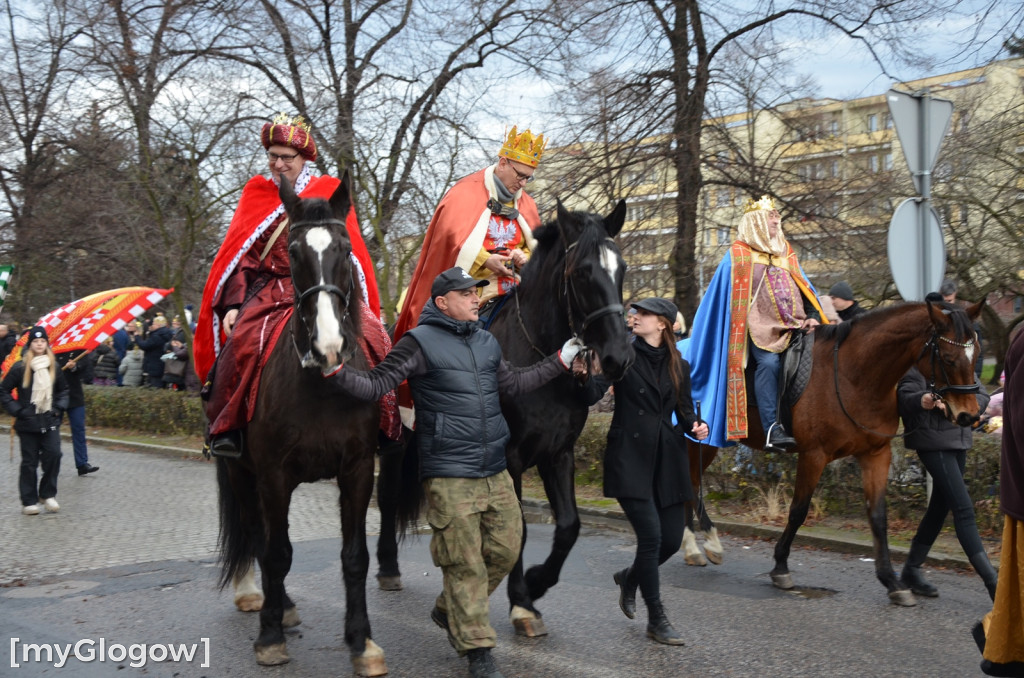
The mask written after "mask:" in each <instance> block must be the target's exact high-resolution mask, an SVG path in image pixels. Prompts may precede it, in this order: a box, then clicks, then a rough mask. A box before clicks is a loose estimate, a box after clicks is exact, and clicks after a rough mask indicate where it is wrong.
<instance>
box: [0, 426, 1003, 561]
mask: <svg viewBox="0 0 1024 678" xmlns="http://www.w3.org/2000/svg"><path fill="white" fill-rule="evenodd" d="M10 428H11V427H10V426H9V425H6V424H0V430H9V429H10ZM61 438H62V439H70V438H71V434H70V432H66V431H61ZM86 440H88V441H89V442H95V443H96V444H98V445H104V446H107V447H114V448H122V449H129V450H130V449H137V450H141V451H145V452H162V453H165V454H172V455H176V456H189V457H194V458H196V459H201V458H202V457H203V453H202V451H201V450H195V449H191V448H187V447H172V446H169V445H159V444H156V443H143V442H138V441H126V440H118V439H116V438H104V437H101V436H89V435H87V436H86ZM521 503H522V506H523V511H524V512H526V513H530V514H532V517H533V518H534V519H536V520H540V521H542V522H548V523H550V522H553V520H554V516H553V514H552V513H551V504H550V503H549V502H547V501H546V500H543V499H531V498H528V497H527V498H524V499H523V500H522V502H521ZM577 510H578V511H579V514H580V522H582V523H583V524H584V525H587V526H590V527H602V528H606V529H611V530H615V531H618V532H632V531H633V528H632V527H631V526H630V524H629V521H628V520H627V519H626V516H625V514H624V513H623V512H622V511H620V510H617V509H601V508H593V507H589V506H579V507H577ZM715 525H716V527H718V530H719V531H720V532H722V533H723V534H728V535H731V536H735V537H753V538H755V539H768V540H771V541H778V539H779V537H781V536H782V532H783V528H781V527H776V526H774V525H759V524H754V523H737V522H732V521H726V520H718V521H716V522H715ZM793 545H794V546H811V547H814V548H821V549H828V550H830V551H836V552H838V553H848V554H852V555H859V556H862V557H866V558H874V544H873V543H872V542H871V541H870V540H865V539H842V538H839V537H835V536H823V535H816V534H812V533H809V532H808V531H807V529H806V528H805V529H804V530H803V531H801V532H797V534H796V537H795V538H794V539H793ZM889 552H890V554H892V555H893V556H896V557H898V558H899V559H900V560H901V561H902V560H904V559H906V556H907V553H908V549H907V548H906V547H904V546H895V545H892V544H890V545H889ZM928 563H929V564H930V565H933V566H939V567H957V568H965V567H970V561H968V560H967V558H966V556H964V555H962V554H950V553H942V552H938V551H934V550H933V551H932V552H931V553H929V554H928ZM993 564H994V565H996V566H997V567H998V565H999V561H998V560H993Z"/></svg>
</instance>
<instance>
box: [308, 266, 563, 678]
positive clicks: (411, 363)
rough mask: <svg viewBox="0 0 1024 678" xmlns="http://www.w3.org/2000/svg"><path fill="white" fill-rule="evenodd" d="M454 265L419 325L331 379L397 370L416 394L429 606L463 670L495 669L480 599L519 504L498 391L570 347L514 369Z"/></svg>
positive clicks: (378, 383)
mask: <svg viewBox="0 0 1024 678" xmlns="http://www.w3.org/2000/svg"><path fill="white" fill-rule="evenodd" d="M487 284H488V283H487V281H486V280H477V279H476V278H473V277H472V276H470V275H469V274H468V273H466V272H465V271H463V270H462V269H461V268H459V267H458V266H456V267H454V268H450V269H448V270H447V271H444V272H443V273H441V274H440V275H438V276H437V278H435V279H434V283H433V285H432V286H431V289H430V296H431V300H430V301H428V302H427V304H426V306H424V307H423V312H422V314H421V315H420V317H419V324H418V325H417V326H416V327H415V328H414V329H411V330H409V331H408V332H406V333H405V334H404V335H402V338H401V339H400V340H399V341H398V343H396V344H395V346H394V348H392V350H391V352H390V353H389V354H388V356H387V358H385V359H384V361H383V362H382V363H380V364H379V365H378V366H377V367H375V368H374V369H373V370H371V371H369V372H362V371H359V370H355V369H352V368H345V369H342V368H339V369H338V370H337V371H335V372H334V373H332V374H330V375H326V376H328V377H331V378H333V379H334V380H335V384H336V385H337V386H338V388H339V389H341V390H343V391H345V392H346V393H348V394H350V395H352V396H354V397H356V398H360V399H362V400H369V401H373V400H379V399H380V398H381V396H383V395H384V394H385V393H387V392H388V391H390V390H391V389H393V388H395V387H396V386H398V385H399V384H400V383H401V382H402V381H403V380H404V379H407V378H408V380H409V386H410V388H411V389H412V395H413V400H414V401H415V404H416V445H417V448H418V449H419V454H420V480H421V481H422V482H423V485H424V491H425V493H426V496H427V503H428V506H427V522H429V523H430V526H431V528H432V530H433V539H431V542H430V553H431V556H432V557H433V559H434V564H435V565H437V566H438V567H440V568H441V571H442V572H443V573H444V592H443V593H441V595H439V596H438V597H437V603H436V606H435V607H434V609H433V611H432V612H431V613H430V616H431V619H433V620H434V623H436V624H437V625H438V626H441V627H442V628H444V629H446V630H447V631H448V640H449V642H451V644H452V646H453V647H454V648H455V649H456V650H457V651H458V652H459V654H460V655H468V656H469V674H470V676H473V678H478V677H480V678H501V676H502V674H501V672H500V671H499V670H498V667H497V666H496V665H495V663H494V659H493V658H492V657H491V648H492V647H494V641H495V638H496V637H497V635H496V634H495V632H494V629H493V628H491V625H490V622H489V620H488V615H489V608H488V597H489V596H490V594H491V593H492V592H493V591H494V589H495V588H497V586H498V584H500V583H501V580H502V579H504V578H505V575H507V574H508V573H509V571H510V570H511V569H512V567H513V566H514V565H515V563H516V560H518V558H519V549H520V546H521V544H522V537H523V522H522V521H523V518H522V510H521V509H520V507H519V499H518V498H517V497H516V493H515V489H514V488H513V485H512V478H511V476H510V475H509V473H508V470H507V469H506V467H505V445H506V444H507V443H508V440H509V436H510V434H509V429H508V424H507V423H506V421H505V418H504V417H503V416H502V414H501V404H500V402H499V399H498V395H499V393H502V394H506V395H512V396H515V395H518V394H520V393H525V392H527V391H532V390H533V389H536V388H539V387H540V386H543V385H544V384H545V383H547V382H548V381H550V380H551V379H554V378H555V377H557V376H559V375H561V374H564V373H565V371H566V370H567V369H569V367H570V366H571V365H572V362H573V359H574V358H575V357H576V354H577V353H578V352H579V350H580V349H581V348H582V346H583V345H582V343H581V342H580V341H579V340H578V339H570V340H569V341H567V342H566V343H565V345H564V346H562V349H561V350H560V351H559V352H558V353H556V354H554V355H551V356H549V357H548V358H546V359H544V360H542V361H540V362H539V363H536V364H534V365H531V366H530V367H526V368H514V367H512V366H510V365H509V364H508V363H506V362H505V361H504V360H503V359H502V357H501V346H499V345H498V340H497V339H495V338H494V336H492V335H491V334H490V333H489V332H486V331H484V330H482V329H480V327H479V325H478V323H477V311H478V310H479V306H480V297H479V295H478V293H477V288H478V287H483V286H484V285H487Z"/></svg>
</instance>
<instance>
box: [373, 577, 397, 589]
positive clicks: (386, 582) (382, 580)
mask: <svg viewBox="0 0 1024 678" xmlns="http://www.w3.org/2000/svg"><path fill="white" fill-rule="evenodd" d="M377 586H379V587H380V590H381V591H401V590H402V575H400V574H399V575H394V576H384V575H377Z"/></svg>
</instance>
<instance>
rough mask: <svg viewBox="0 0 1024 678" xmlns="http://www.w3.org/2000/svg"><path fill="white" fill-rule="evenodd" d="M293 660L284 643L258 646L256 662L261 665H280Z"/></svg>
mask: <svg viewBox="0 0 1024 678" xmlns="http://www.w3.org/2000/svg"><path fill="white" fill-rule="evenodd" d="M291 660H292V658H291V657H289V656H288V648H287V647H286V646H285V644H284V643H278V644H276V645H266V646H262V647H261V646H259V645H257V646H256V663H257V664H259V665H260V666H280V665H281V664H287V663H288V662H290V661H291Z"/></svg>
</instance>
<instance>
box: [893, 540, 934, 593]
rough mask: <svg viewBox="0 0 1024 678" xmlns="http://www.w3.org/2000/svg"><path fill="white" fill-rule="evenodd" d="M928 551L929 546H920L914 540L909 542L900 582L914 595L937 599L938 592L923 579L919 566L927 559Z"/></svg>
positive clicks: (919, 543)
mask: <svg viewBox="0 0 1024 678" xmlns="http://www.w3.org/2000/svg"><path fill="white" fill-rule="evenodd" d="M930 549H931V546H930V545H927V544H922V543H921V542H919V541H917V540H916V539H915V540H914V541H912V542H910V553H909V554H908V555H907V562H906V563H905V564H904V565H903V573H902V574H901V575H900V581H901V582H903V584H904V585H905V586H906V587H907V588H908V589H910V591H911V592H912V593H914V594H916V595H919V596H926V597H928V598H937V597H938V595H939V590H938V589H937V588H935V587H934V586H932V585H931V584H929V583H928V581H927V580H926V579H925V578H924V572H922V571H921V565H923V564H924V559H925V558H926V557H928V551H929V550H930Z"/></svg>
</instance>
